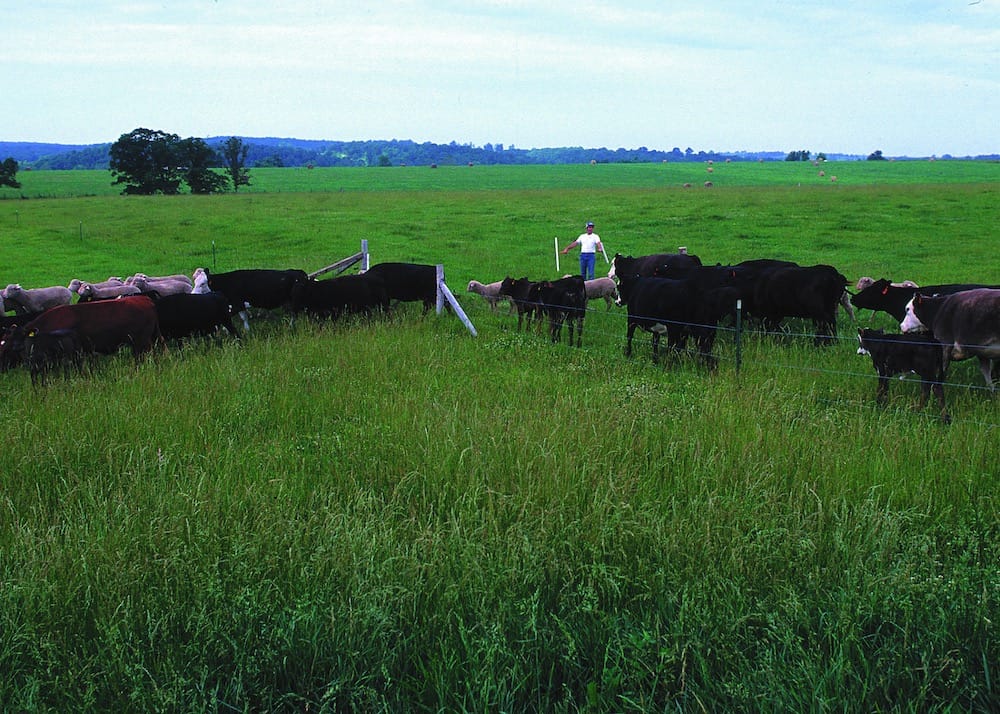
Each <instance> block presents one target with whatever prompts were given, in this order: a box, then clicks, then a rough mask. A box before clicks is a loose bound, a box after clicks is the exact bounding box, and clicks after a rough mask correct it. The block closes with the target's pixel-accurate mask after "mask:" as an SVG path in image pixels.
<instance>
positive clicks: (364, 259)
mask: <svg viewBox="0 0 1000 714" xmlns="http://www.w3.org/2000/svg"><path fill="white" fill-rule="evenodd" d="M361 272H362V273H367V272H368V239H367V238H362V239H361Z"/></svg>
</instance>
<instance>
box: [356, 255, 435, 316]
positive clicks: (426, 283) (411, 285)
mask: <svg viewBox="0 0 1000 714" xmlns="http://www.w3.org/2000/svg"><path fill="white" fill-rule="evenodd" d="M367 274H368V275H377V276H379V277H380V278H381V279H382V281H383V283H385V291H386V293H387V294H388V295H389V299H390V300H399V301H400V302H422V303H423V304H424V314H425V315H426V314H427V311H428V310H430V309H431V308H432V307H434V306H435V305H437V267H436V266H433V265H421V264H419V263H377V264H375V265H373V266H371V267H370V268H369V269H368V271H367Z"/></svg>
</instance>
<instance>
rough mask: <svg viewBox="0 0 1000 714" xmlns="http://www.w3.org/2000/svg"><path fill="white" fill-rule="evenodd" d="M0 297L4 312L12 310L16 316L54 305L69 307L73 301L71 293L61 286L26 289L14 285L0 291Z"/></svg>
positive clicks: (39, 310)
mask: <svg viewBox="0 0 1000 714" xmlns="http://www.w3.org/2000/svg"><path fill="white" fill-rule="evenodd" d="M0 297H2V298H3V301H4V308H5V310H13V311H14V312H15V313H17V314H18V315H24V314H27V313H29V312H41V311H43V310H47V309H48V308H50V307H55V306H56V305H69V304H70V302H72V301H73V293H72V292H70V289H69V288H67V287H64V286H62V285H56V286H53V287H51V288H32V289H26V288H22V287H21V286H20V285H18V284H17V283H14V284H11V285H8V286H7V287H6V288H4V289H3V291H0Z"/></svg>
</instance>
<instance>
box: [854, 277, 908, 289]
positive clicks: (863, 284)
mask: <svg viewBox="0 0 1000 714" xmlns="http://www.w3.org/2000/svg"><path fill="white" fill-rule="evenodd" d="M874 284H875V278H870V277H868V276H865V277H863V278H858V284H857V285H855V286H854V289H855V290H857V291H858V292H861V291H862V290H864V289H865V288H870V287H871V286H872V285H874ZM891 285H893V286H894V287H897V288H919V287H920V286H919V285H917V284H916V283H915V282H913V281H912V280H904V281H902V282H900V283H891Z"/></svg>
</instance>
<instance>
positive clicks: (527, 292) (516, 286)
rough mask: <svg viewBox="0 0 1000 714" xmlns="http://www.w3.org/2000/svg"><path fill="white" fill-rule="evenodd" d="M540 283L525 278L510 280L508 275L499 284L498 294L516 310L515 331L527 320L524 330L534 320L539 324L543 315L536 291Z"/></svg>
mask: <svg viewBox="0 0 1000 714" xmlns="http://www.w3.org/2000/svg"><path fill="white" fill-rule="evenodd" d="M540 285H541V283H537V282H533V281H531V280H528V279H527V278H517V279H515V278H512V277H510V276H509V275H508V276H507V277H505V278H504V279H503V281H502V282H501V283H500V294H501V295H506V296H507V297H508V298H509V299H510V301H511V303H513V305H514V309H516V310H517V329H518V330H520V329H521V322H522V320H524V319H525V318H527V322H526V325H525V329H528V328H529V327H531V320H532V319H533V318H534V320H535V324H536V325H537V324H541V319H542V315H543V311H542V302H541V298H540V297H539V295H538V290H539V287H540Z"/></svg>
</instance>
